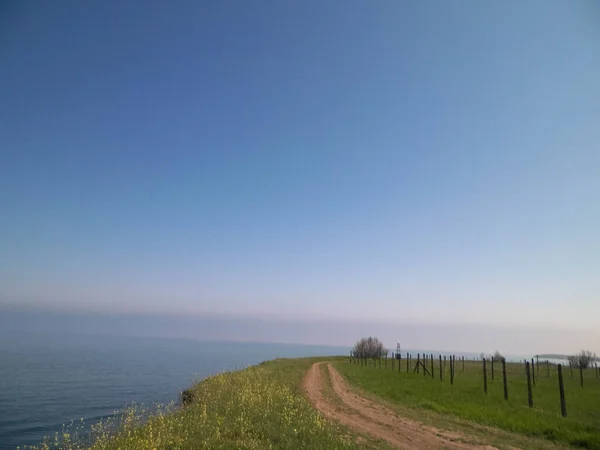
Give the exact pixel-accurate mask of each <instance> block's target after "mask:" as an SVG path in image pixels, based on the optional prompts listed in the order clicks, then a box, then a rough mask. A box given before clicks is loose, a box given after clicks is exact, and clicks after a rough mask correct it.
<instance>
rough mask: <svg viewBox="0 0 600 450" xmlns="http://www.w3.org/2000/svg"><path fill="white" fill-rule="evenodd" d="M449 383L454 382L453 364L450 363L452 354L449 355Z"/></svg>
mask: <svg viewBox="0 0 600 450" xmlns="http://www.w3.org/2000/svg"><path fill="white" fill-rule="evenodd" d="M450 384H451V385H453V384H454V364H452V356H450Z"/></svg>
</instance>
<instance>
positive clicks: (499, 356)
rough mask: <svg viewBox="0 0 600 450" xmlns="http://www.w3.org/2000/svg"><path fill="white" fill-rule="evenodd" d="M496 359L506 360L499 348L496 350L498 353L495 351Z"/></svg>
mask: <svg viewBox="0 0 600 450" xmlns="http://www.w3.org/2000/svg"><path fill="white" fill-rule="evenodd" d="M494 361H500V362H502V361H504V356H502V353H500V352H499V351H498V350H496V353H494Z"/></svg>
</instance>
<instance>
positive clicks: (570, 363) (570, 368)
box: [569, 361, 573, 378]
mask: <svg viewBox="0 0 600 450" xmlns="http://www.w3.org/2000/svg"><path fill="white" fill-rule="evenodd" d="M569 370H570V371H571V378H573V363H572V362H571V361H569Z"/></svg>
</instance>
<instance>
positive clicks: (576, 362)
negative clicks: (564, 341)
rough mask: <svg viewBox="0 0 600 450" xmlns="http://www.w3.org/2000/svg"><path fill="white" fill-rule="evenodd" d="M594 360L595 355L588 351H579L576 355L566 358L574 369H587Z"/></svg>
mask: <svg viewBox="0 0 600 450" xmlns="http://www.w3.org/2000/svg"><path fill="white" fill-rule="evenodd" d="M596 359H597V358H596V354H595V353H594V352H591V351H590V350H581V351H580V352H579V353H577V354H576V355H573V356H569V357H568V360H569V362H570V363H571V365H572V366H573V367H574V368H575V369H579V368H581V369H587V368H588V367H590V366H591V365H592V363H593V362H594V361H595V360H596Z"/></svg>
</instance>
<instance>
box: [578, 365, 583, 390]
mask: <svg viewBox="0 0 600 450" xmlns="http://www.w3.org/2000/svg"><path fill="white" fill-rule="evenodd" d="M579 379H580V380H581V387H583V365H582V364H581V363H580V364H579Z"/></svg>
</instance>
